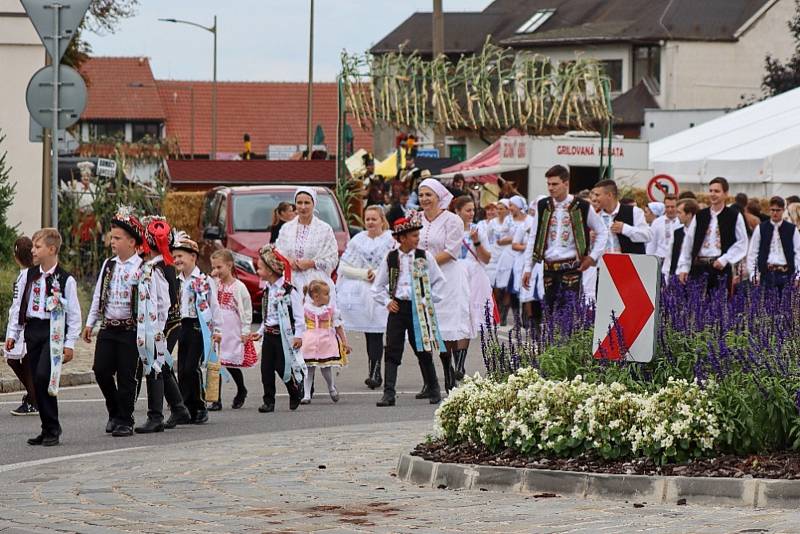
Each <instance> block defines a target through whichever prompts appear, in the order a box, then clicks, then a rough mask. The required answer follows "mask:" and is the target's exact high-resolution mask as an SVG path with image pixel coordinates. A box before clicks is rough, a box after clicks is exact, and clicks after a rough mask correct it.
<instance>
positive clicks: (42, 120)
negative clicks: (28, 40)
mask: <svg viewBox="0 0 800 534" xmlns="http://www.w3.org/2000/svg"><path fill="white" fill-rule="evenodd" d="M53 74H54V72H53V68H52V67H50V66H47V67H42V68H41V69H39V70H38V71H37V72H36V74H34V75H33V78H31V81H30V82H28V89H27V91H26V92H25V102H26V103H27V104H28V111H29V112H30V114H31V117H33V120H35V121H36V122H38V123H39V124H41V125H42V127H43V128H51V127H52V126H53ZM58 80H59V82H58V83H59V86H60V87H59V96H58V99H59V100H58V101H59V108H60V110H61V111H60V112H59V114H58V128H59V129H61V130H63V129H65V128H69V127H70V126H72V125H73V124H75V123H76V122H78V120H79V119H80V118H81V113H83V110H84V109H86V83H85V82H84V81H83V78H81V75H80V73H78V71H76V70H75V69H73V68H72V67H68V66H67V65H60V66H59V68H58Z"/></svg>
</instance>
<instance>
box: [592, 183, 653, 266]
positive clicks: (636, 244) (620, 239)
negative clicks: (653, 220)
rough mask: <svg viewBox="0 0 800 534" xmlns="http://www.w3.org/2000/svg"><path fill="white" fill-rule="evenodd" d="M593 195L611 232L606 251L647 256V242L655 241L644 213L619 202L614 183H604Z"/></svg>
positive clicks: (635, 207)
mask: <svg viewBox="0 0 800 534" xmlns="http://www.w3.org/2000/svg"><path fill="white" fill-rule="evenodd" d="M593 192H594V193H595V195H596V198H597V202H598V204H600V213H599V215H600V219H602V221H603V225H604V226H605V227H606V228H607V229H608V239H607V240H606V247H605V249H604V250H603V252H604V253H605V252H608V253H620V252H621V253H623V254H644V253H645V252H646V243H648V242H649V241H650V240H651V239H652V232H651V230H650V226H649V225H648V224H647V221H646V220H645V217H644V211H642V209H641V208H639V207H637V206H623V205H622V204H620V203H619V200H618V198H619V192H618V190H617V184H616V182H614V180H600V181H599V182H597V184H596V185H595V186H594V189H593Z"/></svg>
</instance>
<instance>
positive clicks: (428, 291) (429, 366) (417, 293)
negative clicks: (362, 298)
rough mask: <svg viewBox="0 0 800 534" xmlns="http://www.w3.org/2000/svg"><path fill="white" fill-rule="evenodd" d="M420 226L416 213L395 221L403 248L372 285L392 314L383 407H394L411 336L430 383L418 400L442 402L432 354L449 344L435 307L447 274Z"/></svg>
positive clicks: (394, 252)
mask: <svg viewBox="0 0 800 534" xmlns="http://www.w3.org/2000/svg"><path fill="white" fill-rule="evenodd" d="M421 228H422V222H421V221H420V219H419V217H418V216H416V215H412V217H410V218H407V219H406V218H402V219H398V220H397V221H395V223H394V231H393V232H392V234H393V235H394V237H395V239H396V240H397V242H398V247H397V248H396V249H393V250H390V251H389V253H388V254H387V255H386V259H385V260H384V261H382V262H381V266H380V269H378V274H377V275H375V283H374V284H373V285H372V297H373V298H374V299H375V302H377V303H378V304H379V305H381V306H384V307H386V309H387V310H388V312H389V316H388V318H387V320H386V354H385V364H386V365H385V366H386V369H385V377H384V381H383V398H381V400H380V401H378V404H377V405H378V406H394V405H395V384H396V383H397V368H398V367H399V366H400V363H401V361H402V359H403V347H404V346H405V344H406V338H408V342H409V343H410V344H411V348H412V349H413V350H414V354H416V356H417V360H418V361H419V367H420V370H421V371H422V378H423V380H424V381H425V386H424V387H423V391H424V392H426V395H425V396H424V397H421V396H419V395H418V396H417V398H427V399H428V402H430V403H431V404H436V403H438V402H439V401H440V400H441V393H440V391H439V380H438V378H437V377H436V366H435V365H434V364H433V354H435V353H438V352H441V351H442V350H444V341H442V336H441V334H440V333H439V325H438V322H437V320H436V313H435V311H434V305H435V303H436V302H439V301H440V300H441V297H442V288H443V287H444V276H443V275H442V270H441V269H440V268H439V265H438V263H436V258H435V257H434V255H433V254H431V253H430V252H426V251H424V250H420V249H419V248H418V245H419V233H420V229H421Z"/></svg>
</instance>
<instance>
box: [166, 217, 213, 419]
mask: <svg viewBox="0 0 800 534" xmlns="http://www.w3.org/2000/svg"><path fill="white" fill-rule="evenodd" d="M170 253H171V254H172V257H173V259H174V260H175V268H176V269H178V271H179V274H178V280H179V281H180V283H181V292H180V299H181V333H180V339H179V341H178V385H179V386H180V388H181V394H182V396H183V402H184V404H185V405H186V409H187V410H189V414H190V416H191V423H192V424H195V425H202V424H205V423H207V422H208V409H207V408H206V399H205V387H204V384H203V372H202V368H203V367H204V366H205V365H206V363H208V362H209V361H211V360H213V358H214V355H213V354H212V353H213V351H214V345H215V344H217V343H219V342H220V340H221V339H222V333H221V331H220V325H221V324H222V319H221V314H220V309H219V302H218V301H217V283H216V281H215V280H214V279H213V278H211V277H210V276H208V275H206V274H205V273H203V272H201V271H200V269H199V268H198V267H197V258H198V256H199V255H200V249H199V248H198V246H197V243H195V242H194V241H192V240H191V239H189V237H188V236H187V235H186V234H185V233H183V232H177V233H176V234H175V241H174V243H173V244H172V245H171V246H170Z"/></svg>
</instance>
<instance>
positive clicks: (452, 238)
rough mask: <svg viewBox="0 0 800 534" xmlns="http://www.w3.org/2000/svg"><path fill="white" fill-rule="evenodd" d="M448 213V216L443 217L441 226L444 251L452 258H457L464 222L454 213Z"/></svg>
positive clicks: (459, 251) (462, 236) (459, 252)
mask: <svg viewBox="0 0 800 534" xmlns="http://www.w3.org/2000/svg"><path fill="white" fill-rule="evenodd" d="M447 213H449V212H447ZM450 215H451V216H450V217H447V219H445V221H444V224H443V226H442V228H441V230H442V231H443V232H444V252H447V253H448V254H450V256H452V257H453V259H454V260H457V259H458V257H459V256H460V255H461V240H462V239H463V238H464V223H463V222H462V221H461V219H460V218H459V216H458V215H456V214H454V213H450Z"/></svg>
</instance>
